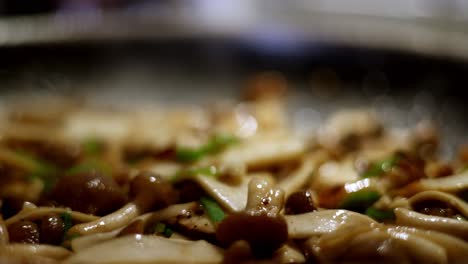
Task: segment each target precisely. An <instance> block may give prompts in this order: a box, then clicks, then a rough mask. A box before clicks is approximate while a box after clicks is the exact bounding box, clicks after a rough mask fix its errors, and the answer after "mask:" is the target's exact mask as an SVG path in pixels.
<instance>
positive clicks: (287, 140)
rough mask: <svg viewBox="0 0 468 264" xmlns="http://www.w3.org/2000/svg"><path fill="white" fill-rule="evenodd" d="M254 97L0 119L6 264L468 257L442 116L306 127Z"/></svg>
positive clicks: (459, 171) (355, 113)
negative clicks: (440, 154) (33, 263)
mask: <svg viewBox="0 0 468 264" xmlns="http://www.w3.org/2000/svg"><path fill="white" fill-rule="evenodd" d="M260 90H265V91H264V92H266V93H270V92H271V91H270V92H268V89H260ZM259 93H260V94H259ZM249 94H250V93H249ZM281 94H282V93H281ZM248 98H249V99H251V100H250V101H243V102H240V103H239V104H236V103H226V104H222V105H216V106H213V107H211V106H208V107H199V106H194V107H184V108H175V109H173V108H171V107H165V108H155V107H150V108H144V107H142V108H141V109H140V110H134V111H125V112H123V111H116V110H108V109H99V108H94V109H91V108H87V107H86V105H80V106H78V105H76V106H74V107H66V106H63V108H64V109H63V112H61V111H60V109H58V108H57V107H56V108H57V109H56V108H54V109H50V111H49V112H50V113H48V114H47V115H44V114H42V115H41V114H40V113H35V112H34V111H32V112H31V113H29V112H27V109H26V110H25V109H22V112H25V116H27V118H20V117H19V116H18V113H16V112H15V111H12V113H10V114H8V113H6V114H5V115H0V124H1V127H2V131H0V136H1V137H0V174H1V176H0V261H6V262H8V261H13V260H17V259H21V260H23V259H27V260H29V259H31V260H37V261H46V263H47V261H49V262H50V263H60V262H63V263H70V264H72V263H108V264H117V263H246V262H247V263H254V262H257V261H259V262H263V261H265V262H268V261H272V262H275V263H306V262H307V263H309V262H313V263H316V262H318V263H377V262H378V263H422V262H430V263H464V262H466V260H467V259H468V221H467V218H468V203H467V199H468V185H467V184H466V183H467V182H468V170H467V167H468V164H467V163H466V162H467V161H466V160H464V159H463V157H459V158H457V157H455V158H454V160H453V161H451V162H442V161H441V160H440V159H438V158H437V156H436V152H435V150H436V149H435V146H437V145H438V138H437V137H436V136H435V135H436V134H437V133H435V132H434V131H433V130H430V131H429V129H433V127H432V126H428V125H427V123H424V124H425V125H418V124H415V127H416V128H417V129H416V128H411V127H410V128H408V129H405V130H396V129H391V128H385V126H384V124H382V123H380V121H379V118H378V116H376V114H375V113H373V112H371V111H369V110H365V109H354V110H353V109H351V110H342V111H339V112H338V113H337V114H335V115H333V116H332V117H331V118H330V119H329V120H328V121H326V122H324V124H322V125H321V127H320V128H319V129H317V131H315V134H314V135H309V136H308V137H304V136H299V135H297V134H296V133H295V131H292V130H291V129H290V128H289V126H288V123H287V115H286V110H285V109H284V105H285V104H284V99H283V98H282V97H281V95H279V94H276V93H272V94H268V95H262V94H261V92H259V91H256V92H255V93H252V94H250V96H249V97H248ZM46 110H47V109H45V110H44V111H46ZM35 111H37V110H35ZM46 112H47V111H46ZM55 112H57V113H55ZM13 113H16V114H13ZM48 117H49V118H48ZM424 129H428V131H424ZM428 135H429V136H428ZM422 153H423V154H424V155H423V154H422Z"/></svg>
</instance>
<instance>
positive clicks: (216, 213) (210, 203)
mask: <svg viewBox="0 0 468 264" xmlns="http://www.w3.org/2000/svg"><path fill="white" fill-rule="evenodd" d="M200 203H201V205H202V206H203V209H204V210H205V212H206V214H207V215H208V217H209V218H210V220H211V221H212V222H213V223H218V222H221V221H222V220H223V219H224V217H225V214H224V211H223V209H222V208H221V207H220V206H219V205H218V203H216V201H215V200H213V199H211V198H209V197H202V198H201V199H200Z"/></svg>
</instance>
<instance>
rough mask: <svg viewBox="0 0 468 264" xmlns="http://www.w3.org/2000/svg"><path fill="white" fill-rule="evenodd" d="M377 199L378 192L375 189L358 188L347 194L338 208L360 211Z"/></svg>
mask: <svg viewBox="0 0 468 264" xmlns="http://www.w3.org/2000/svg"><path fill="white" fill-rule="evenodd" d="M379 199H380V193H379V192H377V191H371V190H360V191H357V192H353V193H350V194H348V195H347V196H346V198H345V199H344V200H343V202H341V204H340V206H339V208H343V209H348V210H351V211H355V212H360V213H362V212H364V211H365V210H366V209H367V208H368V207H370V206H371V205H372V204H374V203H375V202H376V201H377V200H379Z"/></svg>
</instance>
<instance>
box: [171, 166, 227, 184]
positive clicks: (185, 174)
mask: <svg viewBox="0 0 468 264" xmlns="http://www.w3.org/2000/svg"><path fill="white" fill-rule="evenodd" d="M197 175H204V176H209V177H216V176H218V175H219V170H218V169H217V168H216V167H215V166H208V167H200V168H191V169H188V170H182V171H179V172H178V173H176V175H174V176H173V177H172V179H171V181H172V182H178V181H180V180H182V179H185V178H189V177H195V176H197Z"/></svg>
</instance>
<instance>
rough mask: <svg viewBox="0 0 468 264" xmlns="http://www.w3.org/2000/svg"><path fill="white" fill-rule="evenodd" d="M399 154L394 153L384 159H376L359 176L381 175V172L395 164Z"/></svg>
mask: <svg viewBox="0 0 468 264" xmlns="http://www.w3.org/2000/svg"><path fill="white" fill-rule="evenodd" d="M400 159H401V158H400V156H398V155H394V156H391V157H389V158H386V159H384V160H381V161H378V162H376V163H374V164H373V165H372V166H370V168H369V169H367V170H366V171H365V172H364V173H363V174H361V178H372V177H377V176H380V175H382V174H383V173H385V172H387V171H389V170H390V169H391V168H392V167H393V166H395V165H397V163H398V161H399V160H400Z"/></svg>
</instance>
